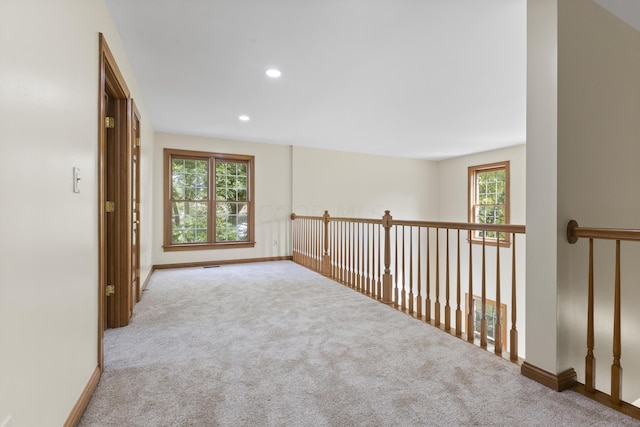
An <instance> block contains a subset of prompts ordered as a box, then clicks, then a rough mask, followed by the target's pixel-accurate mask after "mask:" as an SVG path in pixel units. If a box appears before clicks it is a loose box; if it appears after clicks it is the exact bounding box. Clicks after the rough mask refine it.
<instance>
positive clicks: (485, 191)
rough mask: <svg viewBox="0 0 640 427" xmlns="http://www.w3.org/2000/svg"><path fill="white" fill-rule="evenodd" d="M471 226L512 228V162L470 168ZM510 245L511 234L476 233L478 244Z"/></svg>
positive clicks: (494, 232)
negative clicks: (510, 189) (510, 177)
mask: <svg viewBox="0 0 640 427" xmlns="http://www.w3.org/2000/svg"><path fill="white" fill-rule="evenodd" d="M469 222H471V223H475V224H509V162H508V161H505V162H499V163H491V164H487V165H479V166H471V167H469ZM498 237H499V238H500V245H501V246H503V245H508V244H509V240H510V236H509V233H498V232H496V231H482V230H476V231H474V232H473V233H472V236H471V239H472V241H474V242H482V240H483V238H484V240H485V243H489V244H493V245H495V244H496V241H497V240H498Z"/></svg>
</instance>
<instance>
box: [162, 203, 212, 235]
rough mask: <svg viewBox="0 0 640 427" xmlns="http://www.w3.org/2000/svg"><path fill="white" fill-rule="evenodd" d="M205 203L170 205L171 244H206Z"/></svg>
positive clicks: (206, 210) (206, 209)
mask: <svg viewBox="0 0 640 427" xmlns="http://www.w3.org/2000/svg"><path fill="white" fill-rule="evenodd" d="M207 212H208V208H207V203H201V202H173V203H172V224H171V225H172V233H171V235H172V243H193V242H206V241H207V235H208V225H207Z"/></svg>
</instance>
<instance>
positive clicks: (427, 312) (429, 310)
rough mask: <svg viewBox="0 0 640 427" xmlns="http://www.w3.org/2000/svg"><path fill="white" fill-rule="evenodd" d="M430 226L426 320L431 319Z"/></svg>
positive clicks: (425, 302) (425, 305)
mask: <svg viewBox="0 0 640 427" xmlns="http://www.w3.org/2000/svg"><path fill="white" fill-rule="evenodd" d="M430 230H431V229H430V228H429V227H427V297H426V299H425V301H424V317H425V319H424V320H425V321H426V322H430V321H431V258H430V255H431V254H430V253H429V248H430V247H431V238H430V237H429V232H430Z"/></svg>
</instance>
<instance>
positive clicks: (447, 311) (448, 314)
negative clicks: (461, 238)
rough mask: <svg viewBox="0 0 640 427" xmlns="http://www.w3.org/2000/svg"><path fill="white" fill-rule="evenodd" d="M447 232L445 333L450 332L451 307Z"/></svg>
mask: <svg viewBox="0 0 640 427" xmlns="http://www.w3.org/2000/svg"><path fill="white" fill-rule="evenodd" d="M446 231H447V244H446V248H447V259H446V263H445V265H446V268H447V272H446V274H445V286H446V289H445V298H446V301H445V304H444V330H445V331H450V330H451V307H450V306H449V299H450V294H451V290H450V284H449V229H448V228H447V229H446Z"/></svg>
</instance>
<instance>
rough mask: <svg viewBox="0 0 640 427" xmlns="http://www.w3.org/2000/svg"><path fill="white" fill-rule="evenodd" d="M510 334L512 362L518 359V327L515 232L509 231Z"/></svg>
mask: <svg viewBox="0 0 640 427" xmlns="http://www.w3.org/2000/svg"><path fill="white" fill-rule="evenodd" d="M511 242H512V243H511V336H510V338H511V339H510V345H511V347H510V348H509V359H511V361H512V362H517V361H518V329H517V328H516V312H517V308H516V307H517V302H518V300H517V298H516V233H511Z"/></svg>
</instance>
